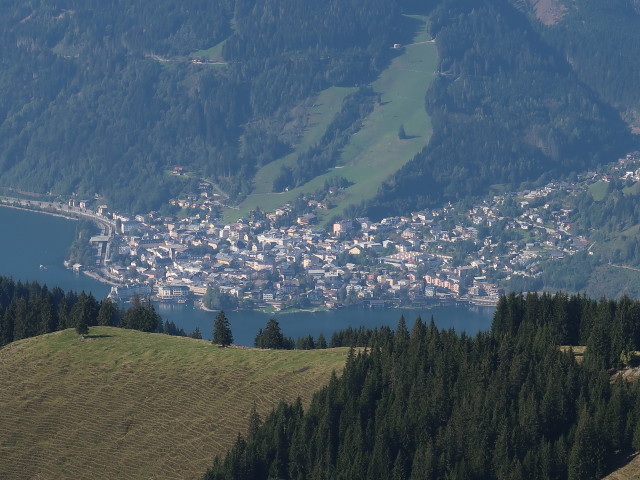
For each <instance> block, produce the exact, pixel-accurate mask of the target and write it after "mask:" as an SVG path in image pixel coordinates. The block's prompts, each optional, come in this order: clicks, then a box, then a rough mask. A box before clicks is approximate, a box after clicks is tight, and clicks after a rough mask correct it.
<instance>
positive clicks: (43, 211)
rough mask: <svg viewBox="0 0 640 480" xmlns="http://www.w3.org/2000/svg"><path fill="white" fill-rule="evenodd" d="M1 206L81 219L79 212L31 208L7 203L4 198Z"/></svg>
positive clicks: (75, 219)
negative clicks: (66, 212) (68, 212)
mask: <svg viewBox="0 0 640 480" xmlns="http://www.w3.org/2000/svg"><path fill="white" fill-rule="evenodd" d="M0 207H4V208H13V209H14V210H22V211H24V212H31V213H39V214H41V215H49V216H51V217H58V218H64V219H66V220H71V221H74V222H77V221H78V220H79V218H78V217H77V216H76V215H77V214H68V215H65V214H64V212H60V211H58V210H53V211H51V210H41V209H39V208H29V207H25V206H22V205H12V204H10V203H6V202H5V201H4V200H0Z"/></svg>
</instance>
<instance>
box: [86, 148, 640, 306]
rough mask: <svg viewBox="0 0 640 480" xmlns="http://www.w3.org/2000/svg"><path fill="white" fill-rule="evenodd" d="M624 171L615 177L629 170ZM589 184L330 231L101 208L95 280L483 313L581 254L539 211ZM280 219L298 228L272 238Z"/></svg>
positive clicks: (137, 290) (130, 286) (558, 215)
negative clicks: (518, 282)
mask: <svg viewBox="0 0 640 480" xmlns="http://www.w3.org/2000/svg"><path fill="white" fill-rule="evenodd" d="M623 160H625V161H624V162H622V160H621V162H622V163H621V164H620V165H619V166H618V167H617V168H623V169H625V168H628V166H629V164H631V163H633V162H635V161H636V160H637V158H636V157H635V156H632V157H631V158H629V157H628V158H627V159H623ZM626 171H627V170H625V174H626ZM587 182H588V181H583V182H582V183H568V182H552V183H549V184H547V185H546V186H544V187H541V188H538V189H534V190H527V191H521V192H513V193H509V194H504V195H497V196H494V197H492V198H488V199H485V200H483V201H480V202H478V203H476V204H475V205H473V206H472V207H471V208H468V207H467V208H466V209H465V210H461V208H462V207H454V206H452V205H450V204H449V205H447V206H445V207H443V208H440V209H433V210H424V211H418V212H412V213H411V214H410V215H407V216H399V217H390V218H383V219H382V220H380V221H371V220H370V219H368V218H355V219H345V220H342V221H338V222H335V223H333V224H331V225H327V226H320V225H317V224H316V220H317V219H316V216H315V215H314V214H313V213H301V214H300V215H297V216H293V217H292V216H291V213H292V207H291V206H289V205H285V206H283V207H281V208H279V209H277V210H276V211H274V212H271V213H269V214H267V215H265V216H262V217H261V219H250V220H248V219H240V220H238V221H237V222H234V223H230V224H222V223H219V222H218V221H217V220H216V218H214V217H213V215H212V213H210V212H208V211H206V210H203V209H201V208H200V204H197V203H196V202H195V197H194V196H189V197H187V199H186V202H187V203H185V205H187V206H189V207H193V208H192V212H193V215H191V216H188V217H187V218H184V219H182V220H176V219H175V218H162V217H160V216H159V215H158V214H156V213H153V212H152V213H150V214H147V215H144V216H141V215H138V216H136V217H134V218H130V217H128V216H125V215H120V214H116V213H110V212H109V211H108V209H107V208H106V207H104V206H103V207H101V208H100V209H99V211H98V214H99V215H101V216H104V217H108V218H109V219H110V221H115V222H116V225H117V231H118V233H117V235H116V237H115V238H113V239H112V240H111V242H110V243H111V252H112V254H111V258H110V259H109V260H108V261H106V262H105V264H104V265H103V266H102V267H101V274H102V275H104V276H105V277H107V278H108V279H109V280H111V281H112V282H114V283H115V286H114V287H113V289H112V295H113V296H117V297H121V298H126V297H128V296H131V295H133V294H140V295H152V296H154V297H155V298H157V299H158V300H161V301H176V302H184V301H186V300H187V299H188V298H191V297H202V296H204V295H205V294H207V292H208V291H216V293H220V294H225V295H227V296H228V297H231V298H235V299H237V304H238V305H239V306H241V307H245V308H260V307H265V306H272V307H274V308H276V309H279V308H286V307H289V306H297V307H305V308H313V307H321V306H322V307H330V308H331V307H337V306H341V305H349V304H363V305H368V306H372V307H378V306H415V307H425V306H428V305H431V304H437V303H442V302H468V303H472V304H477V305H492V304H495V303H496V302H497V300H498V298H499V296H500V294H501V293H503V291H502V290H501V288H500V287H499V285H500V284H501V282H503V281H505V280H509V279H510V278H512V277H515V276H523V277H535V276H538V275H540V274H541V271H540V264H541V262H543V261H545V260H558V259H561V258H563V257H565V256H567V255H573V254H574V253H576V252H578V251H581V250H584V249H588V247H589V242H588V240H587V239H586V238H583V237H579V236H575V235H572V234H571V233H570V228H571V224H570V220H569V219H570V214H571V211H570V210H568V209H566V208H558V207H557V204H554V202H551V201H549V202H547V201H546V199H547V198H550V196H551V197H552V196H553V194H554V193H557V192H564V193H567V192H569V193H571V192H573V191H577V190H580V189H583V188H585V185H586V184H587ZM203 193H206V192H203ZM175 202H176V203H178V204H180V205H182V203H184V201H175ZM283 216H287V218H295V221H291V222H289V223H291V224H290V225H285V226H277V227H276V226H275V225H280V224H281V223H282V222H279V221H278V220H279V219H280V218H282V217H283ZM103 251H104V250H103Z"/></svg>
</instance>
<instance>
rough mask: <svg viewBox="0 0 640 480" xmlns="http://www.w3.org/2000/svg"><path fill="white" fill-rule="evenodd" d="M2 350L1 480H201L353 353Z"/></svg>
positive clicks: (182, 348)
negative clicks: (253, 428)
mask: <svg viewBox="0 0 640 480" xmlns="http://www.w3.org/2000/svg"><path fill="white" fill-rule="evenodd" d="M90 334H91V335H90V336H89V337H87V338H86V339H84V340H81V339H80V338H79V336H78V335H77V334H76V333H75V331H73V330H64V331H61V332H57V333H53V334H49V335H44V336H41V337H35V338H31V339H26V340H21V341H18V342H15V343H12V344H10V345H8V346H6V347H4V348H3V349H1V350H0V378H2V379H3V380H2V389H1V390H0V405H2V409H0V431H1V432H2V435H1V436H0V455H1V456H2V462H0V477H2V478H7V479H9V478H16V479H17V478H33V477H37V478H196V477H198V476H200V475H201V474H202V473H203V472H204V471H205V470H206V468H207V467H208V466H209V465H210V463H211V460H212V458H213V456H214V455H215V454H222V453H224V452H225V451H226V450H227V449H228V448H229V447H230V446H231V445H232V443H233V441H234V440H235V438H236V436H237V434H238V433H239V432H246V429H247V426H248V418H249V414H250V412H251V409H252V405H253V403H254V402H255V404H256V407H257V410H258V412H259V413H260V414H261V415H264V414H265V413H266V412H268V411H269V410H271V409H272V408H273V407H274V406H275V405H276V404H277V403H278V401H279V400H280V399H286V400H288V401H294V400H295V399H296V397H298V396H301V397H302V399H303V402H305V403H306V402H307V401H308V400H309V398H310V396H311V393H312V392H313V391H315V390H317V389H318V388H319V387H320V386H322V385H324V384H325V383H326V382H327V381H328V380H329V377H330V374H331V372H332V371H333V370H338V371H341V369H342V367H343V365H344V361H345V357H346V349H329V350H322V351H320V350H316V351H295V352H294V351H275V350H274V351H266V350H256V349H241V348H228V349H220V348H218V347H217V346H214V345H211V344H210V343H208V342H205V341H198V340H192V339H186V338H179V337H170V336H167V335H160V334H145V333H141V332H138V331H133V330H123V329H117V328H109V327H92V328H91V331H90Z"/></svg>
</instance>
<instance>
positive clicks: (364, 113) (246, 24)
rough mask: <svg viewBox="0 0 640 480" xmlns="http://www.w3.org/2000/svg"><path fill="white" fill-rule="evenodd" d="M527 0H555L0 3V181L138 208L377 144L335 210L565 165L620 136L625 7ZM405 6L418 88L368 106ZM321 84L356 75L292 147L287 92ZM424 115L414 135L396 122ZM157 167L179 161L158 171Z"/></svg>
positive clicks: (627, 111)
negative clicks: (425, 42)
mask: <svg viewBox="0 0 640 480" xmlns="http://www.w3.org/2000/svg"><path fill="white" fill-rule="evenodd" d="M546 4H549V5H551V6H552V7H553V8H555V10H553V8H552V10H553V11H552V12H551V13H549V12H546V13H544V15H543V14H542V13H540V9H543V6H541V4H540V3H539V2H538V3H535V8H534V9H533V10H535V11H533V10H530V7H531V2H526V1H524V0H522V1H515V0H514V1H510V0H498V1H489V0H480V1H471V0H431V1H429V2H417V1H415V0H367V1H365V0H343V1H337V0H320V1H318V2H313V3H312V4H309V5H306V4H305V5H302V4H300V2H297V1H295V0H214V1H212V2H205V1H203V0H185V1H183V2H181V3H180V5H179V6H178V5H175V3H174V2H170V1H168V0H159V2H156V4H154V8H153V9H151V8H149V7H148V6H146V5H145V4H144V2H140V1H134V2H126V1H124V0H111V1H109V2H79V1H77V0H64V1H63V2H54V1H53V0H42V1H40V2H37V3H34V4H29V5H25V4H24V2H20V1H18V0H9V1H7V2H3V5H2V6H0V32H1V34H0V35H2V37H1V39H2V42H0V59H1V60H0V62H1V66H2V68H1V69H0V87H1V91H2V92H3V93H2V94H1V95H0V187H18V188H20V189H22V190H28V191H34V192H40V193H46V192H52V193H53V194H64V195H69V194H72V193H76V194H78V195H80V196H81V197H84V198H95V197H96V196H97V198H98V199H99V201H100V202H104V201H106V202H107V203H109V204H110V206H111V207H114V208H117V209H127V210H130V211H132V212H136V213H138V212H144V211H149V210H150V209H157V208H159V207H160V206H162V205H163V204H164V205H166V201H167V200H168V199H169V198H170V197H172V196H176V195H178V194H179V193H185V192H193V191H195V190H196V189H197V184H198V180H200V179H203V178H204V179H207V180H209V181H211V182H213V183H215V184H216V185H217V186H218V187H219V188H220V189H222V190H223V191H224V192H225V193H226V194H228V196H229V197H230V199H231V202H234V201H235V202H240V201H242V200H243V199H244V198H246V197H247V195H249V194H251V193H252V192H253V190H254V188H255V190H256V191H255V192H254V193H260V194H264V193H270V192H265V185H266V186H268V187H269V189H271V192H277V193H281V192H282V191H283V190H285V189H286V188H289V190H290V191H291V190H293V189H295V188H300V187H303V190H304V191H308V190H309V189H314V188H317V187H318V186H320V187H322V185H323V181H324V179H321V177H322V176H323V175H324V176H325V177H324V178H326V176H327V175H333V173H334V172H332V170H331V169H332V168H335V167H336V166H343V163H344V162H343V163H341V162H340V159H341V157H344V158H346V159H347V162H346V163H348V160H349V159H352V158H353V157H354V149H355V150H357V149H358V148H362V149H363V150H362V152H357V151H356V154H355V157H356V159H357V158H358V154H359V153H362V154H363V155H365V156H375V157H377V160H379V162H377V163H376V162H373V163H372V165H373V167H371V166H368V165H367V164H366V162H365V163H361V162H359V161H354V162H353V166H354V169H355V168H357V169H358V170H360V171H364V170H366V169H367V168H368V169H369V170H368V172H369V173H370V172H371V171H374V172H376V175H374V176H373V177H371V178H369V177H367V178H364V179H363V178H361V176H360V175H359V174H358V172H355V173H354V172H352V174H351V175H346V174H345V176H346V177H349V178H348V179H347V180H348V181H350V182H355V185H353V186H352V187H351V188H352V190H351V191H347V193H348V195H346V196H345V197H344V198H342V199H341V200H340V201H338V202H337V208H336V212H337V213H339V212H344V211H349V212H353V209H350V210H346V208H347V207H348V206H349V205H351V204H361V202H363V201H367V202H368V203H367V205H365V206H364V207H366V209H367V210H368V212H369V214H370V215H372V216H380V215H382V214H388V213H391V212H396V213H400V212H406V211H407V210H409V209H414V208H420V207H424V206H430V205H436V204H441V203H442V202H443V201H448V200H455V199H458V198H461V197H464V196H466V195H477V194H483V193H486V192H487V191H488V190H489V189H490V188H491V187H492V186H494V184H500V185H502V184H509V185H514V184H517V183H519V182H522V181H536V180H538V179H539V178H541V176H543V175H547V176H550V175H563V174H565V173H567V172H570V171H575V170H583V169H585V168H588V167H589V166H592V165H594V164H597V163H599V162H602V161H604V160H610V159H611V157H612V156H615V155H617V154H619V153H620V152H623V151H624V150H626V149H628V148H630V146H631V145H634V142H635V139H634V138H633V137H632V136H631V134H630V132H629V128H628V125H629V123H630V124H633V125H635V126H636V127H637V125H638V124H639V123H638V121H637V117H638V111H640V110H639V108H640V107H639V105H640V95H639V94H638V93H637V89H636V88H635V84H634V82H635V78H636V77H637V75H636V74H637V73H638V72H639V71H640V61H638V60H637V59H636V58H635V57H634V56H633V53H634V52H635V51H636V50H637V48H636V46H638V45H640V33H638V30H637V28H635V27H634V25H635V23H634V21H635V20H636V19H637V11H638V6H637V2H626V1H625V0H615V1H613V2H606V5H604V4H602V2H597V1H596V0H588V1H585V2H581V3H580V5H579V6H580V8H578V6H576V5H577V4H574V3H573V2H572V1H570V0H562V1H560V0H558V1H556V2H546ZM583 4H584V5H583ZM538 7H540V8H538ZM531 8H533V7H531ZM544 8H546V7H544ZM549 8H551V7H549ZM536 9H537V10H536ZM554 12H555V13H554ZM529 13H531V14H530V15H529ZM547 13H548V15H547ZM407 14H420V15H427V25H428V31H429V34H430V35H432V36H433V37H435V38H436V46H437V50H438V77H437V79H436V80H435V81H434V82H433V83H432V82H431V72H430V71H429V74H428V75H424V76H423V77H422V80H421V82H422V83H421V84H420V85H418V86H416V87H415V88H414V86H412V87H410V88H411V89H412V91H414V93H415V92H420V94H419V95H418V96H416V97H414V96H413V94H412V95H411V97H412V99H413V100H412V102H411V106H412V108H411V109H410V110H411V113H408V112H407V116H406V117H404V116H403V115H404V114H403V113H402V112H400V113H396V112H393V113H392V115H398V116H397V118H396V117H395V116H394V117H392V119H389V118H385V117H384V116H383V115H382V116H381V115H378V116H377V117H376V115H375V114H376V112H378V111H379V110H376V102H375V100H376V95H379V96H382V97H383V98H384V96H385V94H386V93H387V90H388V91H389V92H391V90H393V85H390V84H389V85H383V84H381V79H383V76H384V75H383V76H382V77H381V74H383V72H386V71H388V70H389V67H390V66H393V65H394V63H393V62H395V61H396V60H399V59H400V53H401V52H400V51H399V50H398V49H394V48H391V47H392V46H393V45H394V44H401V45H407V44H410V43H412V38H413V37H414V35H415V34H416V31H415V28H414V27H415V25H414V27H412V26H411V25H410V24H409V23H408V22H409V19H408V17H407ZM536 14H537V15H538V16H539V17H541V18H544V19H545V20H544V21H545V23H546V24H548V25H545V24H543V23H541V22H540V21H539V20H538V19H537V18H536ZM414 17H415V16H414ZM414 20H415V18H414ZM414 23H415V21H414ZM585 25H586V26H585ZM592 25H593V27H594V28H593V29H591V26H592ZM430 46H431V45H430ZM412 50H418V48H413V49H412ZM425 50H426V49H425ZM407 53H411V54H415V53H416V52H407ZM432 57H433V53H432V52H431V51H426V52H424V57H423V60H424V61H425V62H427V63H428V62H429V61H430V60H429V59H430V58H432ZM396 63H397V62H396ZM376 79H378V80H376ZM382 83H384V82H382ZM418 87H419V88H418ZM332 88H333V89H335V88H340V89H357V90H356V93H353V94H352V95H356V94H357V93H358V92H360V93H362V92H373V93H372V94H371V95H369V97H366V95H364V96H362V97H351V101H345V102H344V103H343V104H342V105H340V106H339V108H338V110H337V111H336V112H335V115H334V116H333V118H330V119H329V124H328V126H327V129H326V130H325V131H323V132H316V133H319V135H320V136H319V138H320V140H319V141H318V143H312V144H311V145H310V146H309V148H307V149H306V150H305V149H302V151H300V148H299V147H300V146H301V145H302V144H304V143H305V142H304V135H305V128H306V126H307V116H308V108H305V105H307V106H309V105H312V104H313V99H315V98H317V97H318V95H322V92H326V91H330V90H328V89H332ZM427 89H428V93H427V95H426V99H423V98H422V97H423V96H424V95H423V92H425V91H427ZM385 101H386V100H385ZM309 102H311V104H309ZM383 103H384V102H383ZM395 104H399V102H397V103H396V102H392V103H391V106H393V105H395ZM425 106H426V111H427V112H428V114H429V115H428V116H427V115H426V114H425V111H424V110H423V107H425ZM357 107H359V108H357ZM310 108H313V107H310ZM387 109H389V107H387ZM416 109H420V110H421V111H420V115H417V116H416V115H415V114H414V113H415V110H416ZM382 110H384V109H380V111H382ZM391 110H393V108H391ZM621 115H622V116H624V120H623V119H622V118H621ZM369 120H370V121H371V122H373V123H376V125H368V124H367V121H369ZM334 121H335V122H334ZM430 122H431V124H432V125H430ZM625 122H627V123H625ZM398 123H400V125H403V124H404V127H405V128H409V125H410V124H411V128H409V131H408V132H407V136H408V137H409V140H408V141H404V142H396V143H403V144H404V146H406V145H409V144H410V143H411V142H413V143H415V145H413V144H412V145H411V147H412V148H410V149H407V152H405V151H403V149H396V148H387V147H388V145H389V142H390V140H391V139H390V137H389V132H391V133H393V131H394V130H395V131H398V130H399V128H398V127H397V124H398ZM360 124H362V125H364V126H368V127H371V128H370V129H369V132H370V133H369V134H365V135H362V136H363V137H367V136H370V137H375V136H376V133H375V132H381V133H379V137H380V139H381V141H382V139H384V138H385V136H386V137H389V138H387V140H389V141H386V143H385V142H383V144H382V146H383V147H385V148H379V146H378V145H377V144H376V143H375V142H369V145H368V146H362V145H360V143H361V142H362V141H361V140H360V139H359V138H358V136H357V135H358V134H355V132H357V131H359V129H360V128H359V126H360ZM431 127H432V129H433V135H431V137H430V141H429V144H428V145H426V146H425V143H426V138H417V139H416V138H413V139H412V138H410V137H413V136H414V135H427V133H428V132H429V131H430V129H431ZM411 130H414V131H411ZM415 131H417V132H418V133H417V134H416V133H414V132H415ZM301 138H302V140H301ZM365 147H366V148H365ZM423 147H424V148H423ZM420 149H422V150H421V151H420V152H419V153H418V154H417V155H416V156H415V157H414V158H413V160H411V161H408V159H409V158H411V156H413V155H415V154H416V152H418V151H419V150H420ZM399 150H402V151H399ZM371 152H373V153H371ZM291 155H293V157H292V156H291ZM274 161H276V162H279V163H278V165H279V166H286V167H287V168H290V169H291V170H292V173H291V172H289V171H287V170H286V169H285V170H284V171H278V168H276V167H270V165H271V164H272V162H274ZM381 162H382V163H381ZM380 164H382V165H384V166H385V167H387V166H389V165H391V166H394V168H388V169H387V168H377V165H380ZM403 164H405V165H404V168H403V169H402V170H401V171H400V172H398V173H396V174H394V171H395V170H396V169H397V168H398V167H399V166H401V165H403ZM175 166H182V167H184V171H185V172H186V173H187V174H186V175H183V176H174V175H172V174H171V172H172V170H173V167H175ZM344 166H345V167H347V166H348V165H344ZM274 170H275V173H274ZM263 174H264V175H265V176H264V177H262V175H263ZM392 174H393V176H392V178H390V179H389V178H388V176H389V175H392ZM289 177H293V181H292V179H291V178H289ZM314 182H315V183H314ZM381 183H382V187H381V188H380V191H379V192H378V195H377V198H376V199H375V200H373V201H372V200H371V197H372V196H373V195H374V193H375V192H376V191H377V189H378V187H379V186H380V184H381ZM296 193H304V192H296ZM292 195H293V194H291V195H289V197H291V196H292ZM283 200H284V198H283ZM269 201H270V202H271V203H274V202H275V200H274V199H272V198H270V199H269ZM249 203H250V202H249ZM166 208H168V207H166ZM363 209H364V208H361V210H363Z"/></svg>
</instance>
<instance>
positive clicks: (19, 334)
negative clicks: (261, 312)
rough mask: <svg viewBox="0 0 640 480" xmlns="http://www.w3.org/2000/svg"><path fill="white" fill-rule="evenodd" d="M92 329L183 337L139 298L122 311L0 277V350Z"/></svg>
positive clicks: (89, 296) (104, 302)
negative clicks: (57, 333)
mask: <svg viewBox="0 0 640 480" xmlns="http://www.w3.org/2000/svg"><path fill="white" fill-rule="evenodd" d="M95 325H101V326H112V327H122V328H130V329H135V330H141V331H143V332H159V333H166V334H169V335H180V336H184V335H185V332H184V330H183V329H181V328H178V327H177V326H176V325H175V323H173V322H169V321H165V322H163V321H162V318H161V317H160V315H159V314H158V313H157V312H156V311H155V308H154V307H153V304H152V303H151V302H149V301H148V300H143V299H141V298H139V297H134V298H133V300H132V302H131V306H130V307H129V308H127V309H123V308H120V307H119V306H118V305H117V304H116V303H115V302H113V301H112V300H111V299H110V298H105V299H104V300H102V301H98V300H96V298H95V297H94V296H93V295H92V294H91V293H89V294H87V293H85V292H84V291H83V292H81V293H80V294H77V293H75V292H72V291H69V292H64V291H63V290H62V289H60V288H58V287H54V288H53V289H51V290H49V288H48V287H47V286H46V285H40V284H39V283H37V282H26V283H23V282H15V281H13V280H12V279H11V278H8V277H1V276H0V346H3V345H7V344H8V343H11V342H13V341H16V340H21V339H23V338H29V337H34V336H37V335H43V334H45V333H51V332H55V331H58V330H64V329H67V328H77V329H79V330H80V329H81V330H83V331H85V330H84V327H87V328H88V327H90V326H95ZM198 333H199V332H198Z"/></svg>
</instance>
